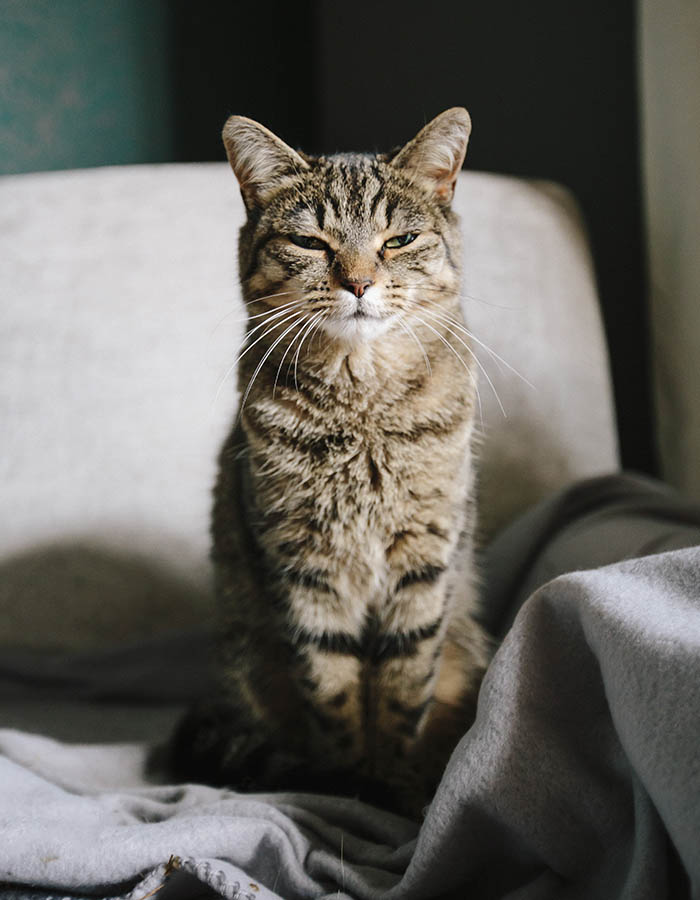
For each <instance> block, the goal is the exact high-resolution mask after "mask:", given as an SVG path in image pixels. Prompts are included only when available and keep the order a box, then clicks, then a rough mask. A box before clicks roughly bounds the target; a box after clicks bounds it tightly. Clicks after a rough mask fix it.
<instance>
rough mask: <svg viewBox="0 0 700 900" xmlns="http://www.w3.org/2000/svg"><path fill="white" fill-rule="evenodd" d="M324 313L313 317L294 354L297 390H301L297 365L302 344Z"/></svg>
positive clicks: (295, 385)
mask: <svg viewBox="0 0 700 900" xmlns="http://www.w3.org/2000/svg"><path fill="white" fill-rule="evenodd" d="M322 315H323V312H320V313H316V315H315V316H314V318H312V319H311V323H310V324H309V326H308V327H307V328H306V330H305V331H304V334H303V335H302V337H301V340H300V341H299V346H298V347H297V352H296V354H295V355H294V387H295V388H296V389H297V391H298V390H299V382H298V381H297V367H298V365H299V354H300V352H301V345H302V344H303V343H304V340H305V339H306V336H307V335H308V334H309V333H310V332H311V329H312V328H313V326H314V325H315V324H316V321H317V319H319V318H320V317H321V316H322Z"/></svg>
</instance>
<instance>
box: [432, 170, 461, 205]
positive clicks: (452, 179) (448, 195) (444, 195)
mask: <svg viewBox="0 0 700 900" xmlns="http://www.w3.org/2000/svg"><path fill="white" fill-rule="evenodd" d="M456 184H457V175H456V174H454V173H450V175H448V176H447V177H446V178H441V179H440V180H439V181H437V182H436V184H435V193H436V194H437V196H438V199H439V200H440V202H441V203H451V202H452V198H453V197H454V193H455V185H456Z"/></svg>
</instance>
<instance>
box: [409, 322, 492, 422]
mask: <svg viewBox="0 0 700 900" xmlns="http://www.w3.org/2000/svg"><path fill="white" fill-rule="evenodd" d="M421 312H422V313H423V314H424V315H426V316H428V318H432V320H433V321H434V322H437V323H438V324H440V325H442V326H443V328H444V329H445V330H446V331H449V333H450V334H451V335H452V336H453V337H455V338H457V340H458V341H459V342H460V344H461V345H462V346H463V347H464V348H465V350H466V351H467V352H468V353H470V354H471V356H472V359H473V360H474V362H475V363H476V364H477V366H478V367H479V369H480V370H481V371H482V373H483V375H484V378H485V379H486V380H487V381H488V383H489V386H490V388H491V390H492V391H493V395H494V397H495V398H496V402H497V403H498V405H499V407H500V410H501V412H502V413H503V418H504V419H507V418H508V416H507V414H506V411H505V408H504V406H503V404H502V403H501V398H500V397H499V396H498V391H497V390H496V388H495V386H494V383H493V381H491V379H490V378H489V373H488V372H487V371H486V369H485V368H484V367H483V365H482V363H481V360H480V359H479V357H478V356H477V355H476V353H474V351H473V350H472V348H471V347H470V346H469V344H467V343H466V342H465V341H463V340H462V338H461V337H460V336H459V335H458V334H457V332H456V331H453V330H452V329H451V328H450V327H449V326H448V325H445V323H444V322H442V321H441V320H440V318H438V316H436V315H435V314H434V313H432V312H431V311H430V310H427V309H421Z"/></svg>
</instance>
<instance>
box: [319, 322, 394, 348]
mask: <svg viewBox="0 0 700 900" xmlns="http://www.w3.org/2000/svg"><path fill="white" fill-rule="evenodd" d="M394 319H395V316H382V317H381V318H380V317H379V316H347V317H344V318H342V319H341V318H338V319H327V320H326V321H324V323H323V326H322V327H323V330H324V331H325V332H326V334H327V335H328V336H329V337H332V338H334V339H335V340H337V341H342V342H343V343H346V344H360V343H363V342H366V341H373V340H375V339H376V338H378V337H380V336H381V335H382V334H385V333H386V332H387V331H388V330H389V329H390V328H391V326H392V324H393V322H394Z"/></svg>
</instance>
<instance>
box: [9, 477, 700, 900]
mask: <svg viewBox="0 0 700 900" xmlns="http://www.w3.org/2000/svg"><path fill="white" fill-rule="evenodd" d="M697 544H700V512H699V511H698V510H697V509H696V508H694V507H692V506H690V505H688V504H685V503H682V502H681V501H679V500H678V499H677V498H674V497H672V496H671V495H669V494H667V493H666V492H665V491H663V490H661V489H660V488H658V487H657V486H654V485H652V484H650V483H647V482H643V481H640V480H636V479H631V478H620V477H617V478H610V479H602V480H600V479H599V480H596V481H595V482H592V483H588V484H586V485H583V486H579V487H577V488H576V489H575V490H573V491H569V492H568V493H567V494H565V495H563V496H559V497H557V498H554V499H553V500H552V501H550V502H549V503H547V504H544V505H543V506H542V507H541V508H539V509H537V510H534V511H533V512H532V513H531V514H530V515H529V516H527V517H526V518H525V520H524V521H523V522H522V523H521V524H520V526H515V527H514V528H512V529H510V530H509V532H508V533H506V534H504V535H502V536H501V538H499V539H498V540H497V541H496V542H495V544H494V545H493V547H492V548H491V551H490V554H489V556H488V557H487V559H486V560H485V572H486V580H487V584H488V590H487V600H486V604H485V610H484V618H485V619H486V620H488V621H489V624H490V625H491V627H492V628H493V629H494V630H496V631H497V630H499V629H501V630H502V631H504V632H506V634H505V639H504V640H503V643H502V644H501V646H500V648H499V650H498V652H497V653H496V655H495V657H494V659H493V662H492V664H491V666H490V668H489V670H488V673H487V676H486V679H485V681H484V684H483V688H482V691H481V694H480V698H479V708H478V715H477V720H476V722H475V724H474V725H473V727H472V728H471V729H470V730H469V731H468V732H467V733H466V734H465V735H464V737H463V739H462V741H461V743H460V744H459V746H458V747H457V749H456V750H455V752H454V754H453V756H452V759H451V761H450V763H449V765H448V767H447V770H446V772H445V775H444V778H443V781H442V783H441V785H440V787H439V789H438V792H437V794H436V796H435V799H434V801H433V803H432V804H431V806H430V807H429V809H428V810H427V811H426V813H425V817H424V820H423V821H422V822H421V823H414V822H410V821H408V820H404V819H401V818H399V817H396V816H394V815H391V814H389V813H387V812H384V811H381V810H378V809H373V808H371V807H368V806H365V805H363V804H361V803H359V802H356V801H354V800H342V799H338V798H326V797H315V796H311V795H291V794H289V795H275V796H242V795H237V794H235V793H233V792H227V791H222V790H215V789H212V788H207V787H203V786H199V785H185V786H182V785H180V786H178V785H167V784H159V783H156V781H155V780H154V778H155V776H154V775H153V774H151V775H149V774H147V767H146V766H145V760H146V755H147V745H146V744H144V743H143V742H130V743H110V744H100V743H89V744H86V743H82V744H81V743H78V744H75V743H61V742H57V741H56V740H54V739H52V738H49V737H46V736H39V735H37V734H30V733H27V732H26V731H21V730H18V729H16V728H15V729H5V730H2V731H0V751H1V753H2V755H1V756H0V881H3V880H4V882H5V887H4V889H3V890H0V897H2V898H4V900H9V898H10V897H19V896H22V897H27V896H32V897H37V898H38V897H46V896H47V894H50V895H51V896H52V897H56V896H65V895H70V896H71V897H83V896H97V897H117V896H118V897H129V898H131V900H146V898H150V897H153V896H157V897H158V900H178V898H191V900H194V898H198V897H201V898H204V897H209V896H216V895H217V894H219V895H223V896H225V897H229V898H259V900H263V898H273V897H280V898H284V900H292V898H306V897H326V896H327V897H333V898H339V897H340V898H342V897H354V898H367V900H370V898H383V900H400V898H401V900H409V898H428V897H455V898H458V897H459V898H466V897H469V898H473V900H486V898H506V897H507V898H512V900H515V898H518V900H535V898H538V900H539V898H559V897H561V898H590V900H598V898H599V900H616V898H629V900H645V898H649V900H663V898H666V897H668V898H679V897H700V548H698V547H696V546H694V545H697ZM673 548H676V549H673ZM662 551H663V552H662ZM644 554H652V555H646V556H645V555H644ZM621 559H622V560H623V561H619V560H621ZM601 565H602V567H600V566H601ZM562 571H563V572H567V573H568V574H563V575H559V573H560V572H562ZM556 575H559V577H556V578H554V580H551V581H550V580H549V579H550V578H551V577H552V576H556ZM543 582H546V583H544V584H543ZM525 594H527V595H528V596H527V599H525V597H524V595H525ZM518 607H519V611H518V612H517V615H515V620H514V622H513V623H512V624H511V620H512V618H513V610H514V609H515V608H518ZM201 639H202V640H204V639H205V638H204V636H202V638H201ZM150 651H151V652H150V653H149V654H148V655H147V658H148V663H147V664H146V665H145V664H144V657H143V654H141V655H139V654H135V653H131V654H130V653H129V652H124V651H120V654H117V656H116V657H112V658H108V659H107V662H105V661H104V660H103V662H102V665H101V666H100V664H99V661H94V662H95V665H94V666H92V667H91V666H89V665H86V661H85V660H82V661H80V660H79V661H75V662H74V663H72V662H71V661H70V660H68V661H64V663H63V664H61V663H60V661H57V660H50V661H48V662H46V661H44V667H45V669H44V670H42V665H41V663H40V661H39V660H35V663H36V665H35V666H33V667H31V671H32V672H33V675H34V677H33V681H32V684H31V686H30V688H28V687H27V680H26V679H22V678H18V677H17V672H19V673H20V675H21V673H22V672H25V673H26V671H27V662H26V660H24V661H22V660H20V659H13V660H10V661H9V662H8V661H7V660H6V661H5V665H4V667H3V668H2V670H0V696H2V697H4V700H3V702H2V705H1V706H0V715H3V716H4V717H5V719H4V721H5V723H6V724H22V725H24V726H25V727H27V710H28V709H30V708H31V706H32V704H33V703H34V704H35V705H36V708H37V709H38V710H39V711H41V710H44V712H45V711H46V709H47V705H48V704H51V705H52V706H53V709H54V711H55V710H59V711H60V710H61V709H66V710H68V709H69V710H71V711H72V713H74V714H75V715H77V712H76V710H77V707H78V704H76V703H75V701H74V700H71V695H70V691H71V685H72V688H73V689H76V685H78V693H80V695H81V696H82V697H83V698H84V700H83V701H82V702H83V703H86V702H87V699H85V698H90V697H92V699H93V700H99V698H100V691H101V690H103V692H104V697H105V698H107V697H109V698H111V701H108V700H107V699H103V700H101V701H100V703H101V709H102V710H103V711H104V710H107V711H109V710H110V709H112V710H114V709H119V710H120V713H119V715H120V716H127V718H128V715H129V709H130V708H131V709H132V710H133V711H134V715H137V714H138V715H140V716H141V720H142V721H143V720H146V719H148V718H149V716H150V715H151V713H153V715H154V716H155V722H156V724H157V729H158V730H161V729H163V728H164V727H165V725H164V724H163V723H164V722H165V721H167V716H166V718H165V719H163V713H162V709H161V710H160V711H158V708H157V707H155V706H154V707H150V706H146V707H143V706H142V707H141V708H140V712H138V713H137V710H138V708H137V706H136V705H135V701H136V699H137V693H136V690H137V686H138V682H139V680H141V683H142V684H143V683H146V682H147V683H148V685H149V692H150V693H149V697H150V700H151V702H152V703H153V702H155V701H156V700H157V694H158V691H157V689H156V688H157V685H158V683H159V679H160V681H161V682H162V683H163V684H164V685H165V684H168V683H169V682H168V677H167V674H168V665H167V663H168V660H170V661H171V663H170V664H171V665H172V659H173V652H172V647H171V648H170V650H168V649H167V641H165V642H164V645H163V656H162V658H161V659H159V658H158V652H155V651H154V649H153V647H151V648H150ZM202 655H204V654H202ZM175 656H177V654H175ZM130 660H131V662H130ZM137 660H138V662H137ZM73 664H75V666H76V670H75V671H76V673H77V676H76V678H77V680H73V681H71V679H70V677H68V676H69V675H70V666H71V665H73ZM61 665H63V668H62V669H61ZM130 665H132V666H138V668H136V669H134V671H136V672H137V673H138V678H135V677H134V675H133V672H131V673H130V672H129V671H126V670H128V668H129V666H130ZM23 666H24V668H22V667H23ZM115 666H117V668H119V669H120V675H119V677H117V676H116V674H115V671H114V667H115ZM149 667H150V668H149ZM58 669H61V671H62V672H63V675H62V677H58V674H57V672H58ZM90 671H93V672H94V674H95V686H94V689H93V690H92V691H90V689H89V684H88V682H89V680H90V679H89V677H88V675H87V674H86V673H89V672H90ZM43 676H45V677H43ZM13 684H14V685H15V688H16V690H17V691H21V692H22V701H21V704H19V703H17V702H15V703H14V705H13V702H12V695H13V690H15V688H13ZM52 685H53V686H54V689H55V690H56V691H57V693H56V694H55V696H54V699H52V700H51V699H50V698H49V695H50V693H51V690H52ZM105 685H106V687H105ZM115 685H116V687H115ZM120 685H121V687H120ZM56 686H58V687H56ZM154 686H155V687H154ZM32 693H33V695H34V696H35V697H36V700H31V699H30V697H29V694H32ZM171 694H172V682H170V688H169V692H168V690H166V691H165V696H164V699H167V700H168V701H172V699H173V698H172V696H171ZM117 700H118V701H119V705H118V706H114V705H112V706H110V702H111V703H112V704H114V702H115V701H117ZM130 700H131V707H129V701H130ZM71 702H72V704H73V705H72V706H71V705H70V703H71ZM169 709H170V707H169ZM176 711H177V710H176V709H173V710H172V715H173V716H174V715H175V714H176ZM66 714H67V713H66ZM103 715H104V716H105V717H107V716H108V715H109V712H107V713H104V712H103ZM158 715H160V716H161V718H160V719H159V718H158ZM18 717H19V718H18ZM23 717H24V718H23ZM58 718H60V713H59V715H58ZM55 720H56V714H55V712H54V721H55ZM35 730H36V729H35ZM44 730H45V731H46V730H47V729H44ZM32 886H33V889H32ZM39 889H41V890H39Z"/></svg>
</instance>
